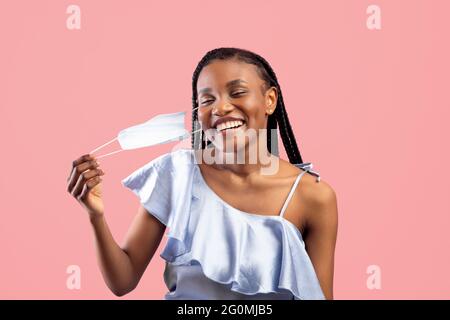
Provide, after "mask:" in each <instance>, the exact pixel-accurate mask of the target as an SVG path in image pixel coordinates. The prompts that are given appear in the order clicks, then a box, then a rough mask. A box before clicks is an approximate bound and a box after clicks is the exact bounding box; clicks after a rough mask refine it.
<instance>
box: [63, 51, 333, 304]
mask: <svg viewBox="0 0 450 320" xmlns="http://www.w3.org/2000/svg"><path fill="white" fill-rule="evenodd" d="M192 89H193V91H192V102H193V117H192V126H193V132H196V131H198V134H195V135H194V136H193V138H192V141H191V142H192V148H191V149H180V150H177V151H174V152H171V153H167V154H164V155H161V156H159V157H157V158H156V159H153V160H151V161H150V162H149V163H147V164H146V165H144V166H143V167H141V168H138V169H136V170H135V171H134V172H133V173H131V174H130V175H129V176H128V177H126V178H125V179H123V180H122V184H123V185H124V186H125V187H127V188H129V189H130V190H132V191H133V192H134V193H135V194H136V195H137V196H138V198H139V202H140V205H139V210H138V214H137V215H136V218H135V220H134V222H133V224H132V226H131V227H130V229H129V231H128V234H127V236H126V238H125V242H124V245H123V246H122V247H119V246H118V245H117V244H116V243H115V242H114V240H113V239H112V236H111V235H110V232H109V229H108V228H107V225H106V223H105V221H104V217H103V206H102V203H101V201H100V200H99V199H100V198H99V196H98V195H94V194H91V193H90V191H89V190H91V188H93V187H94V186H95V183H97V182H95V183H94V182H93V183H92V185H91V186H88V187H87V188H84V189H86V191H85V192H84V194H85V195H84V196H83V197H81V198H80V197H78V196H77V199H78V198H79V200H80V201H82V202H83V203H86V204H87V208H91V207H93V204H92V203H94V204H98V206H97V207H99V208H100V209H99V210H97V211H98V212H97V211H96V212H97V214H96V215H92V218H91V221H92V224H93V226H94V231H95V235H96V240H97V243H98V244H99V245H98V246H97V248H98V257H99V259H100V265H101V268H102V271H103V272H102V273H103V276H104V278H105V281H106V283H107V284H108V286H109V287H110V288H111V290H112V291H113V292H114V293H116V294H117V295H124V294H126V293H128V292H130V291H132V290H133V289H134V288H135V287H136V286H137V284H138V282H139V279H140V278H141V276H142V274H143V273H144V271H145V269H146V268H147V265H148V263H149V262H150V261H151V259H152V257H153V255H154V253H155V251H156V249H157V247H158V246H159V243H160V241H161V239H162V236H163V234H164V230H165V228H166V227H169V232H168V240H167V244H166V245H165V247H164V250H163V251H162V253H161V257H162V258H163V259H164V260H165V261H166V268H165V271H164V281H165V283H166V285H167V288H168V290H169V291H168V292H167V294H166V295H165V299H243V300H249V299H283V300H285V299H333V273H334V251H335V244H336V237H337V224H338V221H337V200H336V195H335V193H334V190H333V189H332V188H331V186H329V185H328V184H327V183H326V182H325V181H323V180H321V179H320V175H319V173H318V172H315V171H313V170H312V168H313V165H312V163H303V161H302V158H301V156H300V152H299V150H298V148H297V144H296V140H295V137H294V134H293V131H292V128H291V126H290V123H289V119H288V116H287V112H286V110H285V106H284V103H283V98H282V94H281V89H280V86H279V84H278V81H277V79H276V76H275V73H274V72H273V70H272V69H271V67H270V66H269V64H268V63H267V62H266V61H265V60H264V59H263V58H262V57H260V56H259V55H257V54H255V53H252V52H250V51H247V50H243V49H237V48H218V49H214V50H212V51H210V52H208V53H207V54H206V55H205V56H204V57H203V58H202V59H201V61H200V62H199V64H198V66H197V68H196V69H195V71H194V75H193V82H192ZM198 126H200V128H199V127H198ZM278 126H279V131H280V133H281V138H282V141H283V145H284V148H285V149H286V153H287V155H288V157H289V162H288V161H285V160H283V159H281V158H279V157H278V155H277V150H275V149H276V144H275V143H274V142H276V140H277V137H276V135H275V137H273V135H272V133H273V132H272V131H275V132H276V130H277V128H278ZM268 129H269V131H270V130H272V131H270V134H269V131H268ZM251 132H255V134H253V135H252V134H249V133H251ZM239 136H244V138H245V139H243V140H240V139H238V138H239ZM218 137H221V138H223V140H224V141H225V142H226V144H227V147H226V148H225V147H224V145H223V144H221V143H220V141H221V139H218ZM230 145H231V146H232V148H228V146H230ZM255 146H256V147H257V148H256V149H257V150H258V152H256V153H255V152H253V150H255ZM242 153H243V154H244V157H243V159H244V161H243V162H239V161H238V163H236V162H233V161H231V162H230V161H229V157H228V156H229V155H233V156H234V155H239V154H242ZM208 154H210V155H212V156H213V159H214V160H215V161H213V162H204V161H202V160H203V159H204V158H205V157H206V156H207V155H208ZM266 159H268V160H269V162H268V163H267V162H265V160H266ZM88 160H90V159H86V161H88ZM250 160H255V161H250ZM272 163H276V164H277V166H276V170H274V171H271V172H270V173H269V174H266V171H265V170H264V169H267V166H268V164H272ZM75 165H76V166H75ZM83 165H84V166H85V167H86V168H88V165H90V162H87V164H85V163H84V162H83V161H81V160H80V161H78V162H76V163H74V166H75V167H74V170H73V172H74V173H73V177H72V178H71V181H72V183H73V181H76V180H77V179H78V177H79V174H80V172H81V170H82V169H83V168H84V167H81V166H83ZM93 165H95V163H94V164H93ZM83 170H84V169H83ZM87 178H89V177H87ZM78 180H79V179H78ZM81 181H82V183H80V184H79V189H80V190H81V189H82V185H83V184H84V180H83V179H81ZM84 189H83V190H84ZM74 195H76V194H75V193H74ZM89 199H90V200H89ZM100 205H101V206H100Z"/></svg>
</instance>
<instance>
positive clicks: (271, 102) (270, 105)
mask: <svg viewBox="0 0 450 320" xmlns="http://www.w3.org/2000/svg"><path fill="white" fill-rule="evenodd" d="M265 100H266V114H268V115H271V114H272V113H274V111H275V108H276V107H277V101H278V90H277V88H276V87H270V88H269V89H267V91H266V94H265Z"/></svg>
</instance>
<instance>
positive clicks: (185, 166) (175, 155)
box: [122, 149, 192, 254]
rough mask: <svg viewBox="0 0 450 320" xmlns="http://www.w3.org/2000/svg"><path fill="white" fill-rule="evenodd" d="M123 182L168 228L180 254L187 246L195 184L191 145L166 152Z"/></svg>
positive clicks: (173, 245) (169, 235) (172, 245)
mask: <svg viewBox="0 0 450 320" xmlns="http://www.w3.org/2000/svg"><path fill="white" fill-rule="evenodd" d="M122 185H123V186H124V187H127V188H129V189H130V190H132V191H133V193H134V194H135V195H136V196H137V197H138V198H139V201H140V203H141V204H142V206H143V207H144V208H145V209H146V210H147V211H148V212H149V213H150V214H151V215H153V216H155V217H156V218H157V219H158V220H159V221H161V222H162V223H163V224H164V225H165V226H167V227H168V228H169V232H168V237H169V238H171V239H174V240H177V241H175V243H171V247H176V248H177V251H178V252H179V254H182V253H184V251H185V250H186V248H185V246H184V241H185V240H186V231H187V230H186V225H187V224H188V223H189V217H190V215H189V212H190V200H191V197H190V194H191V188H192V161H191V160H190V153H189V150H188V149H180V150H177V151H174V152H170V153H166V154H163V155H161V156H159V157H157V158H155V159H153V160H152V161H150V162H149V163H147V164H145V165H144V166H142V167H140V168H138V169H137V170H135V171H134V172H132V173H131V174H130V175H129V176H127V177H126V178H124V179H122ZM171 242H172V241H171Z"/></svg>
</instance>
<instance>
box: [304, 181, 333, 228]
mask: <svg viewBox="0 0 450 320" xmlns="http://www.w3.org/2000/svg"><path fill="white" fill-rule="evenodd" d="M296 191H297V193H298V196H299V198H300V199H302V200H303V203H304V204H305V214H306V216H305V219H306V224H307V225H308V226H309V227H314V226H317V225H320V224H331V225H337V214H338V213H337V196H336V192H335V191H334V189H333V187H332V186H331V185H330V184H329V183H328V182H327V181H325V180H324V179H322V178H321V179H320V181H317V177H316V176H315V175H313V174H311V173H309V172H307V173H305V174H304V175H303V177H302V181H301V187H300V188H297V190H296Z"/></svg>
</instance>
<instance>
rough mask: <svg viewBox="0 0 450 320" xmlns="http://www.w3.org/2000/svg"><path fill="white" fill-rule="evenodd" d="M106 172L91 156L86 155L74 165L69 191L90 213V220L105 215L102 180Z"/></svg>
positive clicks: (68, 181)
mask: <svg viewBox="0 0 450 320" xmlns="http://www.w3.org/2000/svg"><path fill="white" fill-rule="evenodd" d="M102 175H104V172H103V171H102V170H101V169H100V168H99V164H98V162H97V161H96V160H95V158H94V157H93V156H91V155H89V154H85V155H83V156H81V157H79V158H78V159H76V160H75V161H73V163H72V171H71V173H70V175H69V178H67V183H68V186H67V191H68V192H69V193H70V194H71V195H72V196H73V197H74V198H75V199H77V201H78V202H79V203H80V204H81V206H82V207H83V208H84V209H85V210H86V211H87V212H88V214H89V216H90V218H96V217H101V216H103V214H104V207H103V200H102V191H101V189H102V183H101V182H102V178H101V177H100V176H102Z"/></svg>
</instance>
